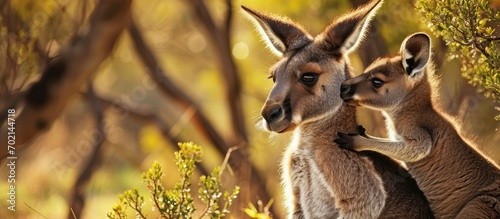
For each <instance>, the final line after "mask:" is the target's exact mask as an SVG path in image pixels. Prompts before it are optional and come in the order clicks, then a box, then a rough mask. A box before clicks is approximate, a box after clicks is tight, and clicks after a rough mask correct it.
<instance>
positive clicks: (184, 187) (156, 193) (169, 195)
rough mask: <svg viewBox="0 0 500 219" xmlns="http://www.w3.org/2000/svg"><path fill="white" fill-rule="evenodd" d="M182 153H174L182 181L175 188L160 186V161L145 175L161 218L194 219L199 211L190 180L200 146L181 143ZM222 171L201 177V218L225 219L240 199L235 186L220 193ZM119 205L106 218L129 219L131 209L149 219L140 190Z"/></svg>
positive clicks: (127, 193) (126, 195) (122, 197)
mask: <svg viewBox="0 0 500 219" xmlns="http://www.w3.org/2000/svg"><path fill="white" fill-rule="evenodd" d="M179 147H180V150H179V151H177V152H175V162H176V165H177V169H178V171H179V175H180V176H181V179H180V181H179V182H177V183H176V184H175V186H174V188H173V189H171V190H165V188H164V187H163V185H162V183H161V178H162V177H163V172H162V170H161V166H160V164H159V163H158V162H155V163H153V165H152V167H151V168H150V169H149V170H148V171H146V172H145V173H143V174H142V179H143V182H144V183H145V184H146V187H147V188H148V190H149V192H150V194H151V201H152V202H153V208H152V210H153V211H154V210H155V209H158V211H159V213H160V216H161V218H167V219H178V218H183V219H184V218H193V214H194V212H195V211H196V206H195V204H194V199H193V197H192V195H191V186H192V184H191V178H192V176H193V173H194V171H195V169H196V163H199V162H201V157H202V154H203V153H202V150H201V147H200V146H198V145H195V144H193V143H179ZM220 170H221V168H220V167H216V168H215V169H214V170H213V172H212V174H211V175H210V176H201V177H200V180H199V186H200V188H199V191H198V197H199V199H200V200H201V202H203V203H204V204H205V205H206V206H205V208H204V211H203V212H202V214H201V216H200V218H204V217H206V216H208V217H210V218H222V217H224V216H225V215H227V214H229V213H230V212H229V210H228V208H229V206H231V204H232V203H233V201H234V200H235V199H236V198H237V196H238V193H239V187H238V186H236V187H235V188H234V189H233V191H232V192H231V193H230V192H228V191H224V192H223V191H221V188H222V183H221V174H220V173H221V172H220ZM119 199H120V202H119V204H117V205H115V206H114V207H113V209H112V211H111V212H108V214H107V217H108V218H112V219H124V218H127V213H126V212H127V209H128V207H130V208H132V209H133V210H134V211H135V212H136V217H138V218H147V217H146V215H145V214H144V213H143V211H142V206H143V205H144V197H143V196H142V195H140V194H139V192H138V190H137V189H133V190H127V191H125V192H124V193H123V194H122V195H120V196H119ZM220 206H222V208H221V207H220Z"/></svg>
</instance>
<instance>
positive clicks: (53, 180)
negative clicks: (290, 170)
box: [0, 0, 500, 218]
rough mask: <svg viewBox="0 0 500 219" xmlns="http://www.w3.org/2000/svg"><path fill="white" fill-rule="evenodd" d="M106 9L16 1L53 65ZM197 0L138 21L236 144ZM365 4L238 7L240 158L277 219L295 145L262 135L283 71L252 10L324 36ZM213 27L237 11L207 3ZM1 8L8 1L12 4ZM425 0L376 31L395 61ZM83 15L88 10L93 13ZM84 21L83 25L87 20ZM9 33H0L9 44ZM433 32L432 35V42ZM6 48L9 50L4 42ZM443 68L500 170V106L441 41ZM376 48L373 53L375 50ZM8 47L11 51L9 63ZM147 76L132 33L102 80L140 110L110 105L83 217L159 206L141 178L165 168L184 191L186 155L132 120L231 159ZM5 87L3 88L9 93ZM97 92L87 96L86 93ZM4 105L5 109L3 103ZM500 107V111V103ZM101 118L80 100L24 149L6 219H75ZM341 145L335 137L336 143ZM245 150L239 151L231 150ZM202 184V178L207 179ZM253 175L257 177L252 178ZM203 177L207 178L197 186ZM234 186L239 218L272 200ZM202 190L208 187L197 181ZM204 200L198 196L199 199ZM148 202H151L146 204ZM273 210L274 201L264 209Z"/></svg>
mask: <svg viewBox="0 0 500 219" xmlns="http://www.w3.org/2000/svg"><path fill="white" fill-rule="evenodd" d="M95 2H96V1H89V2H87V1H85V0H80V1H69V0H58V1H55V0H46V1H36V0H15V1H11V4H12V6H13V10H14V11H15V12H16V14H17V16H19V17H20V18H22V19H23V20H24V21H25V22H26V24H25V26H24V27H23V28H26V32H28V33H30V34H31V35H32V36H33V38H37V39H38V40H39V42H40V45H42V47H43V49H44V50H45V51H48V55H49V56H51V55H54V54H57V52H58V51H59V49H61V48H62V47H64V46H65V45H67V44H68V41H69V40H70V38H71V37H72V35H73V34H74V33H77V32H80V31H85V24H86V21H85V19H86V17H88V15H89V14H90V12H91V9H92V8H93V7H94V6H95ZM189 2H190V1H184V0H172V1H166V0H140V1H139V0H137V1H134V2H133V5H132V11H133V17H134V19H135V22H136V23H137V25H138V26H139V28H140V30H141V31H142V34H143V36H144V38H145V41H146V43H147V44H148V45H149V47H150V48H151V49H152V51H153V52H154V53H155V55H156V57H157V58H158V59H159V62H160V65H161V67H162V68H164V69H165V71H166V73H167V74H168V76H169V77H170V78H171V80H172V81H174V82H175V83H176V84H177V85H178V87H180V88H181V89H182V90H183V91H184V92H186V93H187V94H188V95H189V96H190V97H191V98H192V99H194V100H195V101H196V102H197V103H198V105H199V106H200V107H201V110H202V112H203V113H204V114H205V115H206V116H207V117H208V118H209V121H210V122H211V123H212V124H213V125H214V126H215V128H216V130H217V131H218V132H219V133H220V134H221V135H222V136H223V137H224V138H225V139H226V141H227V142H232V139H234V138H235V137H234V136H232V135H233V133H234V132H233V130H232V126H231V125H230V124H231V117H230V111H229V109H228V103H227V100H226V89H227V87H226V84H225V83H224V78H223V77H224V76H223V75H222V74H221V73H220V66H219V61H218V59H217V51H218V50H217V48H214V45H213V41H212V39H210V38H209V37H208V36H207V32H206V29H204V28H203V27H202V25H203V24H201V23H200V22H199V20H197V19H196V18H195V17H194V12H193V10H192V8H191V7H190V5H189V4H190V3H189ZM359 2H362V1H356V0H351V1H348V0H298V1H278V0H252V1H245V0H236V1H233V2H232V3H233V5H232V8H233V10H234V11H233V20H232V22H233V23H232V26H231V30H230V36H231V38H230V45H231V48H230V52H231V55H232V58H233V60H234V62H235V64H236V67H237V70H238V71H239V76H240V78H241V86H242V92H241V98H242V106H243V109H242V111H243V119H244V123H245V127H246V128H247V131H248V144H247V145H243V146H242V145H239V146H240V148H239V149H238V150H242V151H244V153H243V154H245V155H246V156H248V157H249V160H250V161H251V163H252V164H253V165H254V166H255V168H256V169H257V170H258V171H259V173H260V176H261V178H262V179H263V182H262V184H263V185H265V187H266V188H267V191H269V193H270V196H271V197H272V198H273V199H274V204H273V207H274V208H273V209H274V210H275V211H276V213H277V215H275V216H276V218H281V216H282V215H283V212H282V211H283V210H282V207H281V203H282V202H281V197H282V196H281V188H280V177H279V160H280V158H281V155H282V152H283V150H284V148H285V147H286V145H287V143H288V142H289V140H290V137H291V135H290V134H283V135H276V134H270V133H266V132H264V131H262V130H261V129H259V128H258V127H256V124H257V123H258V122H259V121H260V120H261V118H260V108H261V106H262V105H263V103H264V101H265V99H266V96H267V93H268V91H269V90H270V88H271V87H272V80H268V79H267V77H268V68H269V67H270V66H271V65H272V64H273V63H274V62H275V61H277V57H274V56H273V55H272V54H271V53H270V52H269V51H268V49H266V48H265V47H266V46H265V44H264V42H263V41H262V40H261V39H260V38H259V36H258V33H257V31H255V28H254V27H253V26H252V24H251V23H250V22H249V21H247V20H246V18H245V17H244V16H243V14H242V13H240V7H239V6H240V5H245V6H247V7H250V8H252V9H257V10H264V11H267V12H270V13H274V14H279V15H284V16H288V17H290V18H292V19H293V20H295V21H296V22H298V23H300V24H302V25H303V26H304V27H305V28H306V29H307V30H308V31H310V33H312V34H313V35H315V34H317V33H319V32H321V31H322V30H323V28H324V27H326V26H327V24H328V22H329V21H330V20H331V19H333V18H335V17H336V16H338V15H339V14H341V13H342V12H346V11H348V10H350V9H351V8H353V3H356V4H359ZM205 3H206V4H207V5H208V6H209V10H210V12H211V15H212V18H213V20H215V21H216V22H218V23H221V22H222V21H223V15H224V12H225V11H226V9H227V4H226V1H222V0H209V1H205ZM0 4H1V3H0ZM413 4H414V1H392V0H387V1H386V3H385V4H384V5H383V6H382V8H381V10H380V11H379V13H378V14H377V15H376V18H375V20H374V22H373V25H372V26H373V28H374V29H373V30H374V31H373V32H372V34H376V35H378V37H379V38H380V39H382V40H383V42H384V44H379V45H377V46H378V47H383V48H384V51H386V52H387V54H395V53H397V52H398V50H399V46H400V43H401V41H402V40H403V39H404V38H405V37H406V36H407V35H409V34H411V33H414V32H417V31H428V29H427V26H426V25H425V24H424V22H422V20H421V17H420V16H421V15H420V14H419V13H418V12H417V11H416V10H415V9H414V6H413ZM83 5H86V6H85V7H86V8H87V9H86V10H85V11H84V10H82V8H83ZM82 21H83V22H82ZM2 31H4V30H3V29H0V36H2V37H5V36H4V35H1V33H2ZM429 33H430V32H429ZM372 37H373V36H372V35H368V36H367V39H366V40H365V41H366V42H367V43H364V44H362V45H361V48H360V52H359V53H357V52H355V53H353V54H352V55H351V56H350V58H351V63H352V65H353V67H354V69H355V71H356V72H358V73H359V72H361V71H362V69H363V67H364V62H363V60H362V56H361V55H360V54H361V53H365V56H366V54H368V53H370V52H371V50H370V48H371V47H369V45H368V44H369V43H370V42H371V38H372ZM0 40H3V39H1V38H0ZM433 46H434V51H435V56H436V57H435V58H436V60H437V61H439V63H437V65H438V66H439V69H438V71H437V72H438V74H440V75H441V79H442V88H441V97H442V101H443V106H445V108H446V109H447V110H448V112H449V113H450V114H452V115H453V116H456V117H457V119H458V120H459V121H461V122H462V123H463V125H462V126H461V127H460V128H461V130H462V132H463V134H464V136H467V137H468V138H469V139H471V140H473V141H474V142H476V143H477V145H478V148H479V149H480V150H481V151H483V152H484V153H485V154H486V155H488V156H490V157H491V158H492V159H493V160H495V161H496V162H497V163H500V147H499V146H500V132H499V130H498V129H499V128H500V121H495V120H494V117H495V115H497V114H498V111H495V104H494V103H493V101H491V100H489V99H486V98H484V97H483V96H482V95H481V94H477V93H476V90H475V89H474V88H471V87H470V86H469V85H467V84H466V82H465V81H464V79H463V78H462V77H461V76H460V62H459V61H458V60H451V61H449V60H447V59H446V57H444V52H445V51H446V46H445V45H443V42H441V41H440V40H439V39H435V40H434V44H433ZM367 47H368V48H367ZM2 49H3V48H0V51H2V53H3V50H2ZM30 53H32V51H31V50H23V49H19V54H20V56H22V57H25V58H24V59H23V60H22V61H21V62H20V63H22V64H23V66H22V67H21V70H20V71H21V76H20V77H19V79H18V81H16V83H17V84H19V85H21V82H20V81H22V80H24V79H26V80H27V81H28V82H27V83H25V84H24V85H23V86H22V87H18V88H20V89H26V88H28V87H29V82H32V81H36V80H37V79H38V74H39V72H40V69H41V67H40V65H39V62H37V60H36V57H32V56H30V55H29V54H30ZM146 71H147V70H146V68H145V66H144V64H143V63H142V62H141V60H140V58H139V57H138V55H137V53H136V52H135V50H134V47H133V45H132V42H131V39H130V35H129V33H128V32H127V31H125V32H123V33H122V35H121V38H120V39H119V41H118V43H117V45H116V47H115V49H114V52H113V53H112V55H111V56H110V57H109V58H108V59H107V60H106V61H104V62H103V63H102V64H101V66H100V68H99V70H98V72H96V73H95V77H94V79H93V82H94V83H93V84H94V89H95V91H96V94H97V95H98V96H100V97H102V98H106V99H108V100H110V101H112V102H114V103H119V104H122V105H126V106H128V109H129V110H130V111H131V112H127V111H124V110H118V109H116V108H113V107H105V109H104V111H103V112H104V121H105V142H104V145H103V149H102V155H101V156H102V159H101V161H100V162H99V164H98V168H97V169H96V170H95V172H94V173H93V175H92V177H91V179H90V182H89V183H88V184H87V186H86V189H85V198H86V201H85V203H86V204H85V208H84V211H83V214H82V216H81V218H104V217H105V215H106V212H108V211H110V210H111V209H112V207H113V205H114V204H116V203H118V195H119V194H121V193H122V192H123V191H125V190H127V189H131V188H139V190H140V191H141V192H143V194H145V195H146V197H147V189H146V187H145V186H144V185H143V184H142V179H141V176H140V175H141V173H142V172H144V171H145V170H147V169H148V168H149V167H150V166H151V165H152V163H153V162H154V161H159V163H160V164H161V165H162V166H163V169H164V172H165V176H164V181H165V186H166V187H172V186H173V184H174V182H175V181H176V180H177V179H178V174H177V172H176V169H175V164H174V161H173V158H174V156H173V152H174V151H176V150H177V145H174V144H172V143H171V142H170V141H169V140H168V139H165V137H164V133H162V131H164V130H161V129H160V128H159V126H158V124H157V123H154V122H150V121H145V120H144V119H137V118H136V116H134V114H133V113H132V111H134V112H144V113H150V114H154V115H156V116H157V117H156V119H158V120H159V121H161V123H162V124H164V125H165V127H167V129H166V131H167V132H168V133H169V134H170V135H172V136H175V137H176V138H177V139H180V140H183V141H192V142H194V143H196V144H198V145H201V146H203V150H204V156H203V162H202V163H203V166H205V167H206V169H209V170H210V169H212V168H213V167H215V166H218V165H221V163H222V162H223V158H224V155H223V154H222V155H221V154H220V153H219V152H218V151H217V150H216V149H215V148H214V146H213V144H212V143H211V141H209V140H208V139H207V138H206V137H205V136H204V135H203V134H201V133H200V131H199V130H198V129H197V127H196V126H195V125H193V122H192V120H191V119H192V117H193V114H194V112H193V109H192V108H190V107H187V108H186V107H181V106H179V105H178V104H176V103H175V102H174V101H173V100H172V99H171V98H169V97H167V96H165V95H163V94H162V92H161V91H160V90H159V87H158V86H157V85H156V84H154V82H153V81H152V80H151V78H150V77H149V75H148V74H147V73H146ZM0 86H3V85H0ZM85 91H86V90H85V88H82V93H84V92H85ZM1 101H2V100H0V102H1ZM496 106H497V107H498V104H497V105H496ZM358 119H359V123H360V124H362V125H364V126H365V127H367V130H368V133H369V134H372V135H376V136H384V135H385V130H384V124H383V120H382V118H381V116H380V115H379V114H377V113H373V112H371V111H369V110H364V109H363V110H360V111H359V116H358ZM95 133H96V129H95V119H94V113H93V110H92V109H91V107H90V106H89V104H88V101H87V100H86V98H85V95H84V94H82V95H77V96H76V97H75V98H73V99H72V101H71V102H70V103H69V104H68V105H67V107H66V109H65V110H64V112H63V113H62V114H61V115H60V116H59V117H58V119H57V120H56V121H55V122H54V123H53V124H52V126H51V128H50V130H48V131H47V132H46V133H44V134H42V135H40V136H39V137H38V138H37V139H36V140H35V141H34V142H33V143H32V144H31V146H29V148H28V149H26V150H23V151H22V152H21V151H19V153H20V154H19V155H18V157H19V159H18V161H17V166H16V168H17V172H16V185H17V190H16V191H17V203H16V212H15V214H12V213H11V212H9V211H8V210H7V204H8V203H6V202H5V201H4V200H6V199H7V198H6V189H3V188H7V187H8V183H7V180H6V179H7V169H6V165H2V166H1V174H0V188H2V189H1V194H2V195H0V197H2V201H1V202H0V203H1V204H0V218H12V216H13V215H14V217H15V218H65V217H66V218H67V217H68V215H70V214H71V213H70V208H69V206H68V205H69V200H70V199H71V194H72V190H73V186H74V184H75V181H76V179H77V177H78V174H79V173H80V171H81V169H82V168H83V166H82V165H83V164H84V163H86V162H87V160H88V159H89V154H90V152H91V149H92V147H93V142H94V140H95ZM332 140H333V139H332ZM231 146H236V145H231ZM197 174H198V173H197ZM250 177H252V176H250ZM197 178H198V175H197V176H195V179H197ZM223 183H224V185H227V186H228V187H230V186H231V185H235V184H236V185H239V186H240V187H241V189H242V191H241V193H242V194H241V196H240V198H243V199H245V201H242V202H237V203H235V206H234V207H233V208H232V209H231V210H232V212H233V217H235V218H241V217H243V215H244V213H243V211H242V209H243V208H245V207H247V206H248V203H250V202H252V203H254V204H255V205H257V202H258V201H259V200H260V199H261V198H262V197H258V196H256V195H255V194H251V193H250V194H249V193H248V188H249V186H250V185H249V184H250V183H251V182H250V181H249V180H248V179H246V180H245V179H241V178H240V179H236V178H235V177H234V176H232V175H231V171H226V172H225V174H224V175H223ZM194 185H196V183H194ZM195 191H196V190H195ZM146 200H147V201H148V200H149V199H148V198H146ZM264 204H265V203H264Z"/></svg>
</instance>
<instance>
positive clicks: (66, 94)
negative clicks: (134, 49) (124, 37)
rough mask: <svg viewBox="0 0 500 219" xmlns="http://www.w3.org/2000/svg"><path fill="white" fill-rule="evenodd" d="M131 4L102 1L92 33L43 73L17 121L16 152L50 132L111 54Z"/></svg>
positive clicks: (0, 148)
mask: <svg viewBox="0 0 500 219" xmlns="http://www.w3.org/2000/svg"><path fill="white" fill-rule="evenodd" d="M130 6H131V0H101V1H99V3H98V4H97V6H96V7H95V8H94V11H93V13H92V15H91V17H90V25H89V30H88V31H87V32H85V33H84V34H82V35H79V36H76V37H75V38H73V39H72V40H71V42H70V43H68V45H67V46H66V47H65V48H63V49H62V50H61V51H62V52H61V54H60V57H61V58H60V59H59V60H58V61H55V62H52V63H51V64H49V66H47V68H46V69H44V71H43V73H42V76H41V78H40V80H39V81H37V82H36V83H34V84H33V85H32V86H31V87H30V88H29V89H28V91H27V94H26V96H25V99H24V102H25V107H24V109H23V111H22V112H19V116H18V118H17V119H16V131H17V132H16V149H19V148H21V147H25V145H27V144H28V143H30V142H31V141H32V140H33V139H34V138H35V137H36V136H38V135H39V134H41V133H43V132H44V131H46V130H48V128H49V127H50V125H51V124H52V122H53V121H54V120H55V119H56V118H57V117H58V116H59V115H60V114H61V112H62V111H63V109H64V108H65V107H66V105H67V103H68V101H69V100H70V99H71V97H73V95H75V94H76V93H77V92H78V90H79V89H80V88H81V87H82V86H83V85H84V84H85V83H86V82H87V81H88V79H89V78H90V77H91V76H92V75H93V74H94V72H95V71H96V70H97V68H98V67H99V65H100V64H101V62H102V61H103V60H104V59H106V58H107V57H108V55H109V54H110V53H111V52H112V50H113V47H114V45H115V42H116V41H117V39H118V38H119V37H120V35H121V32H122V30H123V29H124V28H125V27H126V26H127V25H128V22H129V20H130ZM5 133H6V129H2V130H1V132H0V159H4V158H5V157H7V145H6V144H7V135H6V134H5Z"/></svg>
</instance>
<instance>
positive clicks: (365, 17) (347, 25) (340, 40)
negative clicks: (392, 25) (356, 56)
mask: <svg viewBox="0 0 500 219" xmlns="http://www.w3.org/2000/svg"><path fill="white" fill-rule="evenodd" d="M382 4H383V1H382V0H378V1H371V2H370V3H368V4H365V5H362V6H360V7H358V8H356V9H355V10H353V11H351V12H348V13H346V14H343V15H341V16H340V17H339V18H337V19H335V20H334V21H333V22H332V23H331V24H330V25H329V26H328V27H327V28H326V29H325V31H324V32H323V37H324V40H325V43H326V46H327V47H326V48H325V49H327V50H331V51H337V52H340V53H345V54H349V53H350V52H352V51H354V50H355V49H356V48H357V46H358V44H359V42H361V41H362V39H363V37H364V35H365V32H366V29H367V27H368V25H369V23H370V21H371V20H372V18H373V16H375V14H376V13H377V10H378V9H379V8H380V7H381V6H382Z"/></svg>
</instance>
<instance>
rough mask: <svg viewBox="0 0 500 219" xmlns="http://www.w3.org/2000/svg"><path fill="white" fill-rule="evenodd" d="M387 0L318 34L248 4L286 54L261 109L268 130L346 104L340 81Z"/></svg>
mask: <svg viewBox="0 0 500 219" xmlns="http://www.w3.org/2000/svg"><path fill="white" fill-rule="evenodd" d="M381 2H382V1H373V2H370V3H369V4H367V5H364V6H361V7H359V8H357V9H356V10H354V11H352V12H349V13H347V14H344V15H342V16H340V17H339V18H337V19H335V20H333V21H332V23H331V24H330V25H329V26H328V27H327V28H326V29H325V30H324V31H323V32H322V33H321V34H319V35H317V36H316V37H312V36H311V35H310V34H309V33H307V32H306V31H305V30H304V28H302V27H301V26H300V25H298V24H295V23H293V22H292V21H291V20H290V19H288V18H283V17H278V16H271V15H268V14H264V13H262V12H258V11H253V10H250V9H248V8H246V7H244V6H242V8H243V9H244V11H245V12H246V13H247V14H248V15H250V16H249V17H250V19H251V20H253V21H255V22H254V23H255V24H256V26H257V28H258V29H260V30H261V32H262V37H263V38H264V40H265V41H266V42H267V43H268V46H269V47H270V48H271V49H272V50H273V51H274V53H276V54H277V55H278V56H280V60H279V61H278V62H277V63H276V64H275V65H274V66H273V67H272V68H271V76H270V77H271V78H272V79H273V81H274V86H273V88H272V90H271V92H270V93H269V96H268V97H267V100H266V102H265V104H264V106H263V107H262V111H261V114H262V117H263V118H264V122H265V124H266V125H265V128H266V129H267V130H269V131H273V132H278V133H281V132H286V131H291V130H293V129H294V128H295V127H297V126H299V125H301V124H303V123H306V122H311V121H315V120H319V119H321V118H323V117H324V116H326V115H329V114H331V113H334V112H335V111H336V110H338V109H339V107H340V106H341V105H342V104H343V103H342V100H341V99H340V97H339V95H340V83H341V82H342V81H344V80H345V79H347V78H350V73H349V68H350V66H349V60H348V58H347V55H348V54H349V53H350V52H351V51H353V50H354V49H355V48H356V47H357V45H358V44H359V42H360V41H361V40H362V38H363V36H364V33H365V31H366V27H367V26H368V23H369V21H370V20H371V19H372V17H373V16H374V15H375V13H376V11H377V10H378V8H379V7H380V5H381V4H382V3H381Z"/></svg>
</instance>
